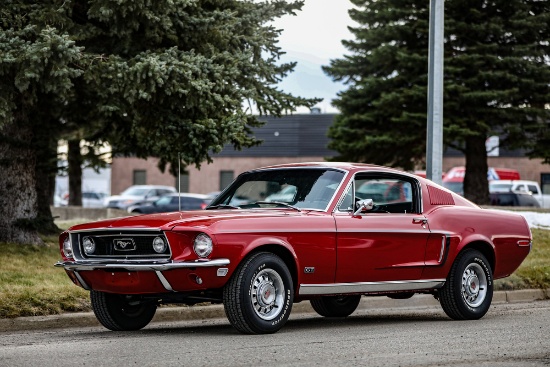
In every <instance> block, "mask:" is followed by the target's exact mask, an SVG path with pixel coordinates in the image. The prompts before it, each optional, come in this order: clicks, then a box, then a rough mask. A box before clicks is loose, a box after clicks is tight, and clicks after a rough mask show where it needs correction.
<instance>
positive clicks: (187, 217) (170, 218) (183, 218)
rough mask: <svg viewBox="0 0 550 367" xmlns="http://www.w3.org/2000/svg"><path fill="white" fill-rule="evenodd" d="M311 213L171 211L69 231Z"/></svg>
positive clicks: (190, 224) (192, 224) (162, 226)
mask: <svg viewBox="0 0 550 367" xmlns="http://www.w3.org/2000/svg"><path fill="white" fill-rule="evenodd" d="M305 213H307V212H305V211H304V212H298V211H295V210H292V209H290V210H287V209H254V210H243V209H238V210H235V209H231V210H227V209H225V210H194V211H186V212H171V213H157V214H146V215H137V216H131V217H122V218H113V219H108V220H103V221H98V222H92V223H85V224H79V225H76V226H73V227H71V228H69V230H70V231H81V230H89V229H115V228H120V229H123V228H124V229H132V228H139V229H145V228H155V229H157V228H158V229H161V230H164V231H167V230H171V229H172V228H174V227H176V226H188V227H199V226H200V227H203V228H204V227H208V226H210V225H212V224H214V223H217V222H219V221H228V220H232V219H252V218H269V217H289V216H300V215H303V214H305Z"/></svg>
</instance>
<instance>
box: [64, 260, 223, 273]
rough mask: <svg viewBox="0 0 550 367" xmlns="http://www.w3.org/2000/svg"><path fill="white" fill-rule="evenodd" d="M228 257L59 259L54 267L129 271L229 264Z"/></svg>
mask: <svg viewBox="0 0 550 367" xmlns="http://www.w3.org/2000/svg"><path fill="white" fill-rule="evenodd" d="M229 263H230V261H229V259H214V260H196V261H178V262H175V261H170V262H158V263H157V262H127V261H89V260H88V261H86V260H84V261H64V262H63V261H59V262H57V263H56V264H55V266H56V267H59V268H65V269H66V270H96V269H125V270H129V271H164V270H172V269H185V268H207V267H215V266H226V265H229Z"/></svg>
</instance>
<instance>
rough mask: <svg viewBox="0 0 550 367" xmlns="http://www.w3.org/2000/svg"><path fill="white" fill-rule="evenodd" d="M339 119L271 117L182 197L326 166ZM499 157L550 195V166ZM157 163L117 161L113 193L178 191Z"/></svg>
mask: <svg viewBox="0 0 550 367" xmlns="http://www.w3.org/2000/svg"><path fill="white" fill-rule="evenodd" d="M335 116H336V115H335V114H301V115H300V114H298V115H291V116H285V117H283V118H274V117H266V118H264V120H265V121H266V124H265V125H264V126H263V127H261V128H257V129H255V130H254V134H255V136H256V137H257V138H259V139H261V140H263V143H262V144H261V145H260V146H257V147H253V148H250V149H245V150H242V151H235V150H234V149H233V148H232V147H229V146H228V147H226V148H225V149H224V150H223V151H222V152H221V153H220V154H216V155H213V156H212V158H213V161H214V162H213V163H211V164H206V163H204V164H203V165H202V166H201V169H200V170H198V169H196V168H195V167H187V168H186V170H185V172H184V174H183V175H182V180H181V191H182V192H193V193H200V194H206V193H210V192H215V191H220V190H222V189H223V188H225V187H226V186H227V185H228V184H229V183H230V182H231V181H232V180H233V179H234V178H235V177H237V175H239V174H240V173H242V172H244V171H247V170H250V169H254V168H258V167H264V166H270V165H274V164H281V163H291V162H311V161H324V160H325V158H328V157H333V156H335V155H336V153H335V152H334V151H331V150H329V149H328V148H327V144H328V142H329V139H328V137H327V136H326V133H327V130H328V127H329V126H330V125H331V124H332V122H333V120H334V117H335ZM500 151H501V153H500V156H498V157H489V158H488V163H489V166H490V167H500V168H512V169H516V170H518V171H519V173H520V175H521V177H522V179H526V180H533V181H537V182H539V183H540V184H541V187H543V191H545V193H549V194H550V165H547V164H546V165H545V164H542V160H540V159H529V158H527V157H525V156H523V155H522V153H521V152H518V151H513V152H509V151H506V150H504V149H501V150H500ZM157 163H158V160H157V159H155V158H149V159H138V158H113V162H112V166H111V194H112V195H115V194H119V193H120V192H122V191H123V190H125V189H126V188H128V187H129V186H131V185H137V184H149V185H170V186H175V187H176V188H177V187H178V182H177V180H176V177H174V176H173V175H171V174H170V173H168V172H164V173H162V172H161V171H160V170H159V169H158V167H157ZM463 165H464V157H463V156H461V155H460V154H458V153H457V152H456V151H455V152H452V151H448V152H446V154H445V155H444V157H443V171H444V172H446V171H448V170H449V169H450V168H452V167H455V166H463Z"/></svg>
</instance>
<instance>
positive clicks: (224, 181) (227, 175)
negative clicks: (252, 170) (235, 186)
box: [220, 171, 235, 190]
mask: <svg viewBox="0 0 550 367" xmlns="http://www.w3.org/2000/svg"><path fill="white" fill-rule="evenodd" d="M234 178H235V172H234V171H220V190H223V189H225V188H226V187H227V186H229V184H230V183H231V182H233V179H234Z"/></svg>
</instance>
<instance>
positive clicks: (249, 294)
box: [223, 252, 294, 334]
mask: <svg viewBox="0 0 550 367" xmlns="http://www.w3.org/2000/svg"><path fill="white" fill-rule="evenodd" d="M293 300H294V287H293V283H292V277H291V276H290V272H289V271H288V268H287V266H286V264H285V263H284V261H283V260H281V258H280V257H278V256H276V255H274V254H271V253H267V252H260V253H257V254H254V255H252V256H250V257H249V258H247V259H246V260H244V261H243V263H241V265H239V267H238V268H237V270H235V273H234V274H233V276H232V277H231V279H230V280H229V282H228V283H227V285H226V286H225V288H224V291H223V303H224V308H225V314H226V315H227V318H228V319H229V322H230V323H231V325H233V327H234V328H235V329H237V330H238V331H240V332H241V333H244V334H270V333H274V332H276V331H278V330H279V329H280V328H282V327H283V325H284V324H285V323H286V321H287V320H288V316H289V315H290V311H291V309H292V302H293Z"/></svg>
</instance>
